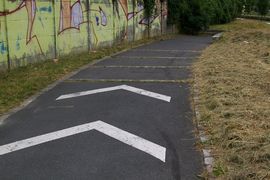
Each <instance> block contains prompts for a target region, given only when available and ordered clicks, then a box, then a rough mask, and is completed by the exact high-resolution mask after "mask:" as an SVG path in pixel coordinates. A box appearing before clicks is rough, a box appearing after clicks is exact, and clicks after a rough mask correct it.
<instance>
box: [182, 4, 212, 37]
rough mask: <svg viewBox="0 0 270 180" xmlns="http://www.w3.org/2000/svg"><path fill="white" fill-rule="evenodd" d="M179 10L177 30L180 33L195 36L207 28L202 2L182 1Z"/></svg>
mask: <svg viewBox="0 0 270 180" xmlns="http://www.w3.org/2000/svg"><path fill="white" fill-rule="evenodd" d="M179 8H180V11H179V15H180V17H179V20H180V24H179V29H180V30H181V31H183V32H185V33H190V34H197V33H198V32H199V31H202V30H205V29H206V28H207V27H208V24H209V19H208V15H207V13H206V9H205V7H204V4H203V1H201V0H183V1H182V2H181V3H180V6H179Z"/></svg>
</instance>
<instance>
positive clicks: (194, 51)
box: [130, 49, 202, 53]
mask: <svg viewBox="0 0 270 180" xmlns="http://www.w3.org/2000/svg"><path fill="white" fill-rule="evenodd" d="M130 51H132V52H148V51H149V52H151V51H152V52H191V53H200V52H202V51H200V50H187V49H186V50H184V49H183V50H177V49H133V50H130Z"/></svg>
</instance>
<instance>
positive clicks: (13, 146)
mask: <svg viewBox="0 0 270 180" xmlns="http://www.w3.org/2000/svg"><path fill="white" fill-rule="evenodd" d="M91 130H97V131H99V132H101V133H103V134H106V135H108V136H110V137H112V138H114V139H116V140H118V141H121V142H123V143H125V144H127V145H130V146H132V147H134V148H136V149H139V150H141V151H143V152H145V153H147V154H149V155H151V156H154V157H155V158H157V159H159V160H161V161H163V162H165V161H166V148H165V147H162V146H160V145H158V144H155V143H153V142H150V141H148V140H146V139H143V138H141V137H139V136H136V135H134V134H131V133H129V132H127V131H124V130H122V129H119V128H117V127H114V126H112V125H110V124H107V123H105V122H103V121H95V122H91V123H87V124H82V125H79V126H74V127H71V128H67V129H63V130H59V131H55V132H51V133H47V134H43V135H40V136H36V137H32V138H28V139H24V140H20V141H16V142H13V143H10V144H6V145H2V146H0V155H4V154H8V153H11V152H15V151H19V150H22V149H25V148H29V147H32V146H36V145H39V144H43V143H46V142H50V141H54V140H57V139H61V138H65V137H68V136H72V135H76V134H80V133H83V132H87V131H91Z"/></svg>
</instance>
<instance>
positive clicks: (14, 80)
mask: <svg viewBox="0 0 270 180" xmlns="http://www.w3.org/2000/svg"><path fill="white" fill-rule="evenodd" d="M171 37H172V35H167V36H163V37H155V38H151V39H147V40H140V41H136V42H134V43H121V44H119V45H115V46H113V47H109V48H103V49H99V50H97V51H96V52H95V53H94V52H93V53H88V52H85V53H80V54H73V55H68V56H64V57H61V58H60V59H59V61H58V62H57V63H55V62H53V61H52V60H47V61H44V62H41V63H36V64H29V65H27V66H24V67H19V68H16V69H13V70H11V71H9V72H0V87H1V88H0V115H3V114H4V113H6V112H7V111H9V110H10V109H12V108H14V107H16V106H18V105H20V104H21V103H22V102H23V101H24V100H26V99H27V98H29V97H30V96H32V95H34V94H35V93H37V92H39V91H40V90H42V89H43V88H45V87H47V86H48V85H49V84H51V83H53V82H55V81H56V80H58V79H61V78H62V77H64V76H65V75H67V74H69V73H71V72H72V71H75V70H76V69H78V68H80V67H81V66H83V65H86V64H88V63H90V62H92V61H93V60H96V59H100V58H102V57H105V56H109V55H111V54H113V53H116V52H119V51H121V50H124V49H129V48H132V47H134V46H138V45H140V44H145V43H148V42H151V41H156V40H161V39H169V38H171Z"/></svg>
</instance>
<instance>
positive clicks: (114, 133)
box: [96, 121, 166, 162]
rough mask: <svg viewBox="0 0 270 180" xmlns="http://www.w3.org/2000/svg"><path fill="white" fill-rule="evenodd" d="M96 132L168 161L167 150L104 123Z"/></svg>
mask: <svg viewBox="0 0 270 180" xmlns="http://www.w3.org/2000/svg"><path fill="white" fill-rule="evenodd" d="M96 130H97V131H99V132H102V133H104V134H106V135H108V136H110V137H112V138H114V139H117V140H118V141H121V142H123V143H125V144H128V145H130V146H132V147H134V148H136V149H139V150H141V151H144V152H145V153H147V154H150V155H151V156H154V157H156V158H158V159H159V160H161V161H163V162H165V161H166V148H164V147H162V146H160V145H158V144H155V143H152V142H150V141H148V140H145V139H143V138H141V137H139V136H136V135H134V134H131V133H129V132H126V131H123V130H121V129H119V128H116V127H114V126H112V125H110V124H107V123H104V122H102V121H98V122H97V127H96Z"/></svg>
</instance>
